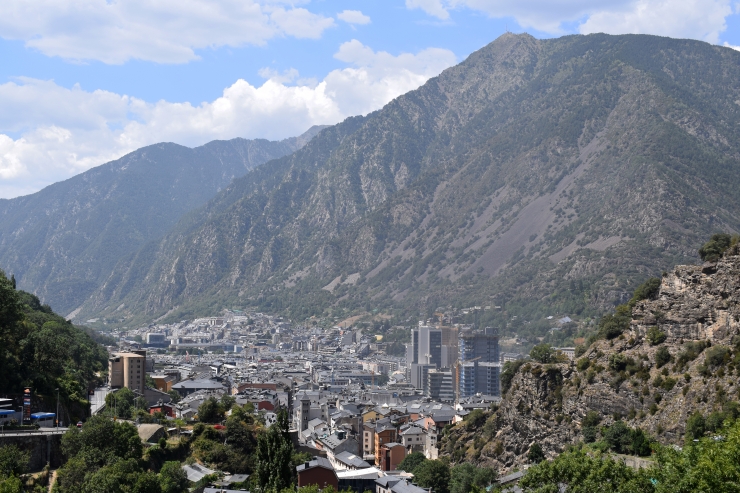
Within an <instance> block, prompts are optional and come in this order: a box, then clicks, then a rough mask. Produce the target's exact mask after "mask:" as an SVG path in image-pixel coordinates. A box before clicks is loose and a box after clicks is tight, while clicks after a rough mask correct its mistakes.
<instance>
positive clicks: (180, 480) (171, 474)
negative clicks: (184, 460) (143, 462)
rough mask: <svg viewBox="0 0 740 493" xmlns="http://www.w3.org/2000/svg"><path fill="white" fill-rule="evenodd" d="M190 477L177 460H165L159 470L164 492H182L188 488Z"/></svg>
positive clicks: (161, 486) (160, 484) (160, 483)
mask: <svg viewBox="0 0 740 493" xmlns="http://www.w3.org/2000/svg"><path fill="white" fill-rule="evenodd" d="M188 484H189V483H188V477H187V475H186V474H185V471H183V470H182V467H180V463H179V462H177V461H168V462H165V463H164V465H163V466H162V469H160V471H159V486H160V488H161V489H162V493H182V492H185V491H187V490H188Z"/></svg>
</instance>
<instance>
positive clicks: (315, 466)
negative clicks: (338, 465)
mask: <svg viewBox="0 0 740 493" xmlns="http://www.w3.org/2000/svg"><path fill="white" fill-rule="evenodd" d="M296 472H297V473H298V487H299V488H301V487H303V486H309V485H314V484H315V485H317V486H318V487H319V488H321V489H323V488H326V487H327V486H333V487H334V491H337V490H338V488H339V479H338V478H337V473H336V471H335V470H334V468H333V467H332V466H331V463H330V462H329V460H327V459H325V458H323V457H314V459H313V460H312V461H310V462H304V463H303V464H301V465H300V466H298V467H296Z"/></svg>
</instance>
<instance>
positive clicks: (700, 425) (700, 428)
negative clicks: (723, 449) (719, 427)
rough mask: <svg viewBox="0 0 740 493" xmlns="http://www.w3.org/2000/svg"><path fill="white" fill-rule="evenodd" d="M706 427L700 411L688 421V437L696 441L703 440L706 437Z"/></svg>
mask: <svg viewBox="0 0 740 493" xmlns="http://www.w3.org/2000/svg"><path fill="white" fill-rule="evenodd" d="M705 427H706V423H705V421H704V416H702V415H701V413H700V412H699V411H696V412H695V413H694V414H692V415H691V416H689V419H688V420H687V421H686V436H687V437H688V438H691V439H694V440H696V439H697V438H701V437H702V436H704V430H705Z"/></svg>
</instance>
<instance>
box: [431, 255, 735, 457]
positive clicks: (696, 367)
mask: <svg viewBox="0 0 740 493" xmlns="http://www.w3.org/2000/svg"><path fill="white" fill-rule="evenodd" d="M738 342H740V255H737V252H736V251H734V252H730V254H728V255H725V256H724V257H723V258H721V259H720V260H719V261H718V262H716V263H705V264H704V265H700V266H686V265H684V266H678V267H676V268H675V269H673V270H672V271H671V272H668V273H666V274H665V275H664V276H663V278H662V282H661V285H660V290H659V292H658V295H657V296H656V297H655V299H649V300H644V301H641V302H638V303H637V304H636V305H635V306H634V308H633V309H632V320H631V323H630V325H629V329H627V330H626V331H625V332H624V333H622V334H621V335H619V336H618V337H616V338H614V339H611V340H606V339H602V340H598V341H596V342H595V343H593V344H592V345H591V346H590V347H589V348H588V349H587V350H586V351H585V353H584V354H583V355H582V357H581V358H579V359H578V360H577V361H573V362H569V363H555V364H547V365H545V364H540V363H536V362H528V363H526V364H524V365H523V366H522V367H521V368H520V370H519V371H518V373H517V374H516V376H515V377H514V379H513V380H512V384H511V388H510V390H509V392H508V393H507V394H506V395H505V397H504V400H503V402H502V404H501V406H500V407H499V408H498V410H496V411H495V412H489V413H488V414H487V416H486V418H487V422H486V424H485V425H481V426H475V427H471V426H465V425H459V426H457V427H456V428H455V429H454V430H453V431H452V433H451V434H450V437H449V438H447V439H446V440H445V441H443V442H442V447H443V450H444V452H445V453H449V454H450V455H452V457H453V458H454V459H456V460H462V459H463V458H464V457H465V458H467V459H468V460H474V461H478V462H480V463H483V464H487V465H495V466H498V467H500V468H502V469H503V470H510V469H513V468H514V467H521V466H523V465H525V464H527V463H528V460H527V457H526V455H527V452H528V450H529V447H530V446H531V445H532V444H534V443H539V444H540V446H541V447H542V448H543V450H544V451H545V454H546V456H547V457H548V458H552V457H554V456H555V455H557V454H558V453H560V452H562V451H563V449H564V448H565V447H566V446H567V445H568V444H570V443H574V442H576V441H579V440H584V434H583V426H582V422H583V420H584V418H585V416H586V415H587V413H588V412H589V411H596V413H598V417H599V421H600V423H599V426H609V425H611V424H613V423H614V421H615V420H616V419H622V420H623V421H624V422H625V423H626V424H627V425H629V426H631V427H639V428H641V429H643V430H644V431H646V432H648V434H650V435H652V436H653V437H655V438H656V439H657V440H658V441H660V442H662V443H676V444H680V443H682V441H683V440H684V439H685V433H686V424H687V421H688V419H689V417H690V416H691V415H692V414H694V413H696V412H698V413H700V414H702V415H703V416H705V417H707V416H710V415H712V413H714V417H715V418H714V419H718V420H719V421H720V422H721V419H722V417H723V416H726V414H722V413H723V412H725V413H727V412H731V411H728V409H730V410H732V409H736V408H735V407H733V405H732V402H733V401H737V400H738V397H739V396H740V386H738V384H737V381H738V380H737V377H738V375H740V345H739V344H738Z"/></svg>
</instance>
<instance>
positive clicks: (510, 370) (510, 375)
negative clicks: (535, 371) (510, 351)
mask: <svg viewBox="0 0 740 493" xmlns="http://www.w3.org/2000/svg"><path fill="white" fill-rule="evenodd" d="M523 364H524V360H523V359H520V360H516V361H507V362H506V363H504V369H503V371H502V372H501V395H505V394H506V393H507V392H508V391H509V388H511V381H512V380H513V379H514V376H515V375H516V374H517V372H518V371H519V368H521V367H522V365H523Z"/></svg>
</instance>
